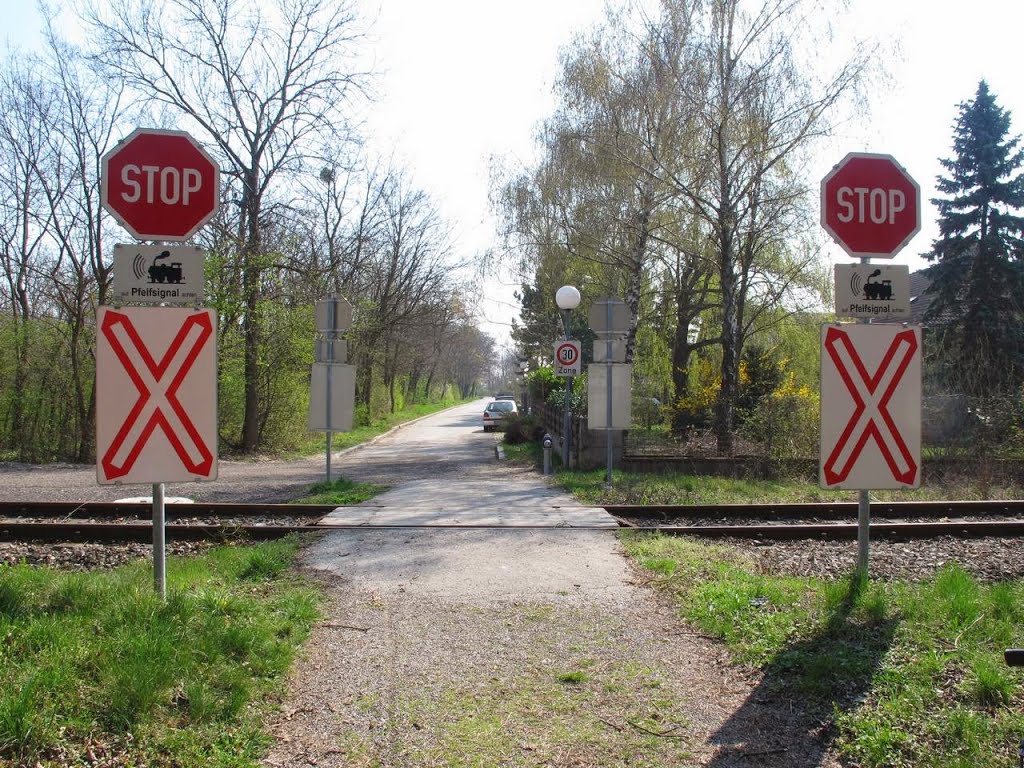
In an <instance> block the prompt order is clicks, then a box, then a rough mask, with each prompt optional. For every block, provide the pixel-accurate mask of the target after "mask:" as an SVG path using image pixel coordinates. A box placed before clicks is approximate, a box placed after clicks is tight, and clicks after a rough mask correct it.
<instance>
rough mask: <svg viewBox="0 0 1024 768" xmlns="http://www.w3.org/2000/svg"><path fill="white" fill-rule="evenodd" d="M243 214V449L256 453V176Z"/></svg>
mask: <svg viewBox="0 0 1024 768" xmlns="http://www.w3.org/2000/svg"><path fill="white" fill-rule="evenodd" d="M245 186H246V189H245V191H244V192H243V210H244V211H245V215H246V224H245V242H244V243H243V245H242V296H243V300H244V305H245V309H244V314H243V315H242V334H243V339H244V344H245V353H244V357H245V363H244V369H243V370H244V373H243V375H244V378H245V409H244V412H243V415H242V440H241V449H242V451H243V452H245V453H250V452H252V451H254V450H256V447H257V446H258V445H259V439H260V411H259V404H260V400H259V373H260V370H259V353H260V321H259V299H260V269H259V264H258V262H259V258H260V222H259V212H260V201H259V198H258V197H257V195H256V174H255V173H254V172H251V173H250V174H249V175H248V178H247V179H246V180H245Z"/></svg>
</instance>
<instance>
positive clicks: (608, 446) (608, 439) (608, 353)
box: [604, 299, 614, 490]
mask: <svg viewBox="0 0 1024 768" xmlns="http://www.w3.org/2000/svg"><path fill="white" fill-rule="evenodd" d="M605 318H606V320H605V326H604V327H605V332H606V333H607V334H608V336H607V338H606V339H605V347H604V349H605V358H604V359H605V365H606V366H607V369H606V372H607V374H608V386H607V391H608V399H607V401H606V404H607V409H606V416H607V419H608V420H607V422H606V423H605V426H606V427H607V429H606V430H605V433H604V442H605V459H606V460H607V462H608V473H607V475H606V476H605V487H606V488H607V489H608V490H611V488H612V372H613V370H614V368H612V302H611V300H610V299H609V300H608V302H607V303H606V304H605Z"/></svg>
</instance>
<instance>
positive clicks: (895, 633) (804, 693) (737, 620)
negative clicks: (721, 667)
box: [622, 533, 1024, 768]
mask: <svg viewBox="0 0 1024 768" xmlns="http://www.w3.org/2000/svg"><path fill="white" fill-rule="evenodd" d="M622 540H623V543H624V545H625V547H626V549H627V551H628V552H629V553H630V555H631V556H632V557H634V558H635V559H636V560H637V561H638V562H639V564H640V565H641V566H643V567H644V568H645V569H647V570H648V571H650V572H651V574H652V578H653V582H654V584H655V585H656V586H657V587H659V588H661V589H663V590H666V591H667V592H668V593H670V594H671V595H672V597H673V599H674V600H675V601H676V603H677V605H678V607H679V612H680V615H681V616H682V617H683V618H684V619H685V620H687V621H688V622H690V623H692V624H694V625H696V626H698V627H700V628H701V629H702V630H703V631H704V632H706V633H708V634H710V635H713V636H715V637H718V638H720V639H722V640H723V641H724V642H725V643H726V645H727V646H728V648H729V649H730V651H731V653H732V654H733V657H734V658H735V659H736V660H737V661H738V662H743V663H749V664H753V665H755V666H757V667H759V668H760V669H761V670H762V672H763V682H762V683H761V685H760V686H759V690H758V691H756V692H755V693H754V695H752V696H751V700H753V699H756V698H758V697H765V696H785V697H790V698H791V699H792V700H794V701H796V702H798V705H799V706H802V707H804V708H805V710H806V711H807V713H808V715H809V716H811V717H818V718H824V719H828V718H831V720H832V725H833V728H832V731H831V738H832V739H833V743H834V746H835V748H836V749H838V751H839V752H840V753H842V755H843V756H844V757H845V758H846V759H848V760H849V761H850V763H851V764H853V765H858V766H862V767H863V768H902V767H909V766H915V767H918V766H920V767H922V768H940V767H941V768H968V766H969V767H970V768H996V767H997V766H998V767H1000V768H1006V767H1008V766H1010V765H1012V764H1015V763H1014V758H1013V757H1011V756H1013V755H1016V749H1017V744H1018V742H1019V740H1020V738H1021V736H1022V735H1024V710H1022V707H1021V703H1022V696H1021V676H1020V673H1019V672H1017V671H1015V670H1008V669H1007V668H1006V667H1004V666H1003V663H1002V649H1003V648H1005V647H1007V646H1011V645H1014V644H1015V641H1016V642H1019V641H1020V640H1021V639H1022V638H1024V602H1022V598H1024V584H1022V582H1020V581H1012V582H1005V583H998V584H991V585H986V584H979V583H978V582H976V581H975V580H974V579H973V578H972V577H971V576H970V575H969V574H967V573H966V572H965V571H964V570H962V569H961V568H960V567H959V566H956V565H948V566H946V567H945V568H943V569H942V570H941V571H940V572H939V573H938V574H937V575H936V576H935V578H934V579H933V580H931V581H929V582H922V583H914V584H910V583H902V582H888V583H883V582H870V581H868V580H866V579H863V578H857V577H856V576H854V577H852V578H851V579H849V580H848V581H842V582H830V581H822V580H818V579H808V578H775V577H767V576H763V575H759V574H757V573H756V570H755V569H754V567H753V565H752V563H750V562H748V561H746V560H745V559H744V558H743V557H741V556H739V555H737V554H736V553H735V551H733V550H730V549H728V548H725V547H719V546H708V545H704V544H700V543H696V542H693V541H688V540H685V539H681V538H671V537H664V536H650V535H643V534H636V533H633V534H630V533H624V534H622Z"/></svg>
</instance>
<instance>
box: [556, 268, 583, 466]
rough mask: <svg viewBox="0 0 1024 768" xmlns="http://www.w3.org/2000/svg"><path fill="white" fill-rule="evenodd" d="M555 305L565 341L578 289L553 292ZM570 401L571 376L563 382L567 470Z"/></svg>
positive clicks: (577, 302) (566, 462) (567, 287)
mask: <svg viewBox="0 0 1024 768" xmlns="http://www.w3.org/2000/svg"><path fill="white" fill-rule="evenodd" d="M555 304H557V305H558V308H559V309H560V310H562V327H563V329H564V330H565V340H566V341H568V340H569V339H571V338H572V333H571V324H570V319H571V316H572V311H573V310H574V309H576V307H578V306H579V305H580V292H579V289H578V288H576V287H575V286H572V285H563V286H562V287H561V288H559V289H558V290H557V291H555ZM571 399H572V376H569V377H567V378H566V382H565V408H564V412H563V414H562V466H563V467H565V468H566V469H568V468H569V442H570V440H571V438H572V414H571V413H570V411H569V401H570V400H571Z"/></svg>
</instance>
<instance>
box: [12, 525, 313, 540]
mask: <svg viewBox="0 0 1024 768" xmlns="http://www.w3.org/2000/svg"><path fill="white" fill-rule="evenodd" d="M164 530H165V532H166V535H167V540H168V541H207V540H220V539H224V540H227V539H233V538H248V539H259V540H265V539H277V538H280V537H282V536H286V535H288V534H290V533H304V532H309V531H314V530H318V529H317V528H316V527H315V526H312V525H201V524H196V525H176V524H171V525H167V526H166V527H165V529H164ZM321 530H322V529H321ZM152 540H153V526H152V524H151V523H81V524H76V523H68V522H56V523H51V522H42V523H39V522H37V523H2V522H0V541H7V542H10V541H19V542H26V541H47V542H56V541H66V542H86V541H91V542H104V543H113V542H134V541H140V542H148V541H152Z"/></svg>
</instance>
